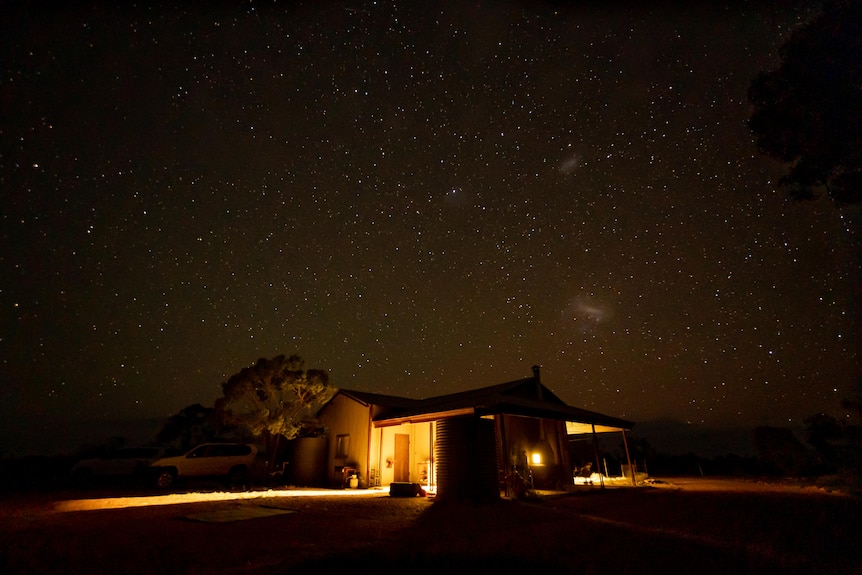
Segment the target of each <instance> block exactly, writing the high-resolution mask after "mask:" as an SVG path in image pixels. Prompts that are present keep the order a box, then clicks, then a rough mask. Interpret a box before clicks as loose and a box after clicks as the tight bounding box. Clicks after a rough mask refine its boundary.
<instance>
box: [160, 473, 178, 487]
mask: <svg viewBox="0 0 862 575" xmlns="http://www.w3.org/2000/svg"><path fill="white" fill-rule="evenodd" d="M176 478H177V475H176V472H174V471H173V470H171V469H165V470H163V471H159V474H158V475H157V476H156V486H157V487H161V488H162V489H167V488H168V487H170V486H171V485H173V484H174V480H175V479H176Z"/></svg>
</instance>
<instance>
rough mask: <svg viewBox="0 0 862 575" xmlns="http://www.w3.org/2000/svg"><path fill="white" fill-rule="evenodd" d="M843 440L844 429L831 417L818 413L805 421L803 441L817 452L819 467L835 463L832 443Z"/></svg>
mask: <svg viewBox="0 0 862 575" xmlns="http://www.w3.org/2000/svg"><path fill="white" fill-rule="evenodd" d="M843 438H844V429H843V428H842V427H841V424H840V423H838V420H836V419H835V418H834V417H832V416H831V415H827V414H825V413H818V414H815V415H812V416H811V417H809V418H807V419H806V420H805V439H806V440H807V441H808V445H810V446H811V447H813V448H814V451H816V452H817V457H818V459H819V460H820V464H821V465H826V466H832V465H833V464H834V463H835V450H834V448H833V447H832V442H835V441H838V440H840V439H843Z"/></svg>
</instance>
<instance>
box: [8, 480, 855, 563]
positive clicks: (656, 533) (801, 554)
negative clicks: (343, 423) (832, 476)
mask: <svg viewBox="0 0 862 575" xmlns="http://www.w3.org/2000/svg"><path fill="white" fill-rule="evenodd" d="M70 495H74V497H73V498H71V499H70V498H69V496H70ZM81 495H82V496H84V497H80V496H81ZM132 495H134V494H132ZM303 495H304V496H299V494H291V493H289V492H261V493H254V494H251V495H249V494H242V495H241V497H242V498H236V497H237V496H238V495H237V496H234V495H230V494H222V495H217V494H207V496H206V497H200V496H198V495H196V494H185V495H176V496H168V497H169V499H172V500H171V501H169V500H168V499H162V500H158V498H156V499H154V500H151V501H147V500H144V499H141V498H138V497H134V498H132V501H134V502H135V503H136V504H137V506H134V507H120V508H117V507H118V505H119V504H118V503H117V501H119V500H120V499H122V498H118V497H114V498H113V502H112V503H108V501H107V498H102V497H98V494H96V493H89V494H88V493H81V494H78V495H75V494H69V493H66V494H65V495H64V496H62V501H58V500H57V499H56V497H51V496H45V495H41V496H36V495H33V496H28V497H26V498H12V499H7V500H6V501H4V502H3V504H4V513H3V514H2V518H0V557H2V563H0V571H2V572H4V573H28V574H30V573H124V574H130V573H256V574H257V573H261V574H275V573H294V572H295V573H328V572H338V573H349V574H351V575H354V574H361V573H375V574H383V573H390V572H395V571H396V570H399V571H401V570H403V571H404V572H408V573H411V574H414V573H420V574H422V573H441V570H444V569H445V570H448V571H451V572H452V575H454V573H455V572H456V570H457V572H461V571H465V570H472V571H482V572H487V571H490V570H493V571H496V572H498V573H510V572H518V571H520V572H524V573H538V572H539V571H540V570H541V571H544V572H546V573H555V574H556V573H596V574H599V573H602V574H619V573H686V574H694V573H697V574H703V573H764V574H765V573H769V574H774V573H805V574H806V575H810V574H811V573H841V574H848V573H862V550H860V549H859V547H860V546H859V545H858V540H859V534H860V533H862V502H860V501H859V500H858V499H855V498H851V497H847V496H843V495H839V494H833V493H828V492H826V491H824V490H821V489H817V488H811V487H807V488H803V487H798V486H787V485H775V484H764V483H756V482H734V481H705V480H695V479H689V480H683V479H677V480H673V481H672V482H665V483H659V484H657V485H655V486H650V487H639V488H616V489H606V490H601V489H598V488H593V489H590V488H585V489H583V490H582V491H579V492H576V493H572V494H566V495H554V496H541V497H539V498H538V499H537V500H534V501H513V500H506V499H503V500H501V501H499V502H497V503H493V504H485V505H474V504H471V503H453V502H444V501H440V502H436V501H434V500H433V498H416V499H412V498H410V499H402V498H392V497H389V496H388V495H386V494H385V493H380V492H372V491H368V492H353V493H352V495H351V496H349V497H343V496H339V495H340V493H339V492H328V493H326V494H324V495H315V496H309V494H308V493H305V494H303ZM82 499H91V501H82ZM203 499H208V500H203ZM153 503H157V504H153ZM168 503H169V504H168ZM106 507H107V508H106ZM88 509H89V510H88ZM201 518H203V519H204V520H201ZM443 573H444V575H448V574H446V572H445V571H443Z"/></svg>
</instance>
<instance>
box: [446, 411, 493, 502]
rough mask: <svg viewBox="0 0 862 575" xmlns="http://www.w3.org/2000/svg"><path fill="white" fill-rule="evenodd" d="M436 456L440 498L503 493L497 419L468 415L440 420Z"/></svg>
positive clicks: (482, 498)
mask: <svg viewBox="0 0 862 575" xmlns="http://www.w3.org/2000/svg"><path fill="white" fill-rule="evenodd" d="M434 456H435V461H436V464H437V499H440V500H446V499H470V500H473V501H490V500H493V499H498V498H499V497H500V488H499V483H498V478H497V451H496V443H495V438H494V420H492V419H482V418H479V417H472V416H467V417H453V418H451V419H443V420H440V421H438V422H437V432H436V441H435V450H434Z"/></svg>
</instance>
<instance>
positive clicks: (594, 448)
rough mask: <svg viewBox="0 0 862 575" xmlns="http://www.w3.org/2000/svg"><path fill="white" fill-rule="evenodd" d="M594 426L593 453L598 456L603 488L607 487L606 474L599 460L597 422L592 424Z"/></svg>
mask: <svg viewBox="0 0 862 575" xmlns="http://www.w3.org/2000/svg"><path fill="white" fill-rule="evenodd" d="M591 425H592V427H593V453H594V454H595V457H596V472H597V473H598V474H599V483H600V484H601V486H602V489H604V488H605V476H604V475H603V474H602V462H601V461H599V438H598V436H597V435H596V424H595V423H593V424H591Z"/></svg>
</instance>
